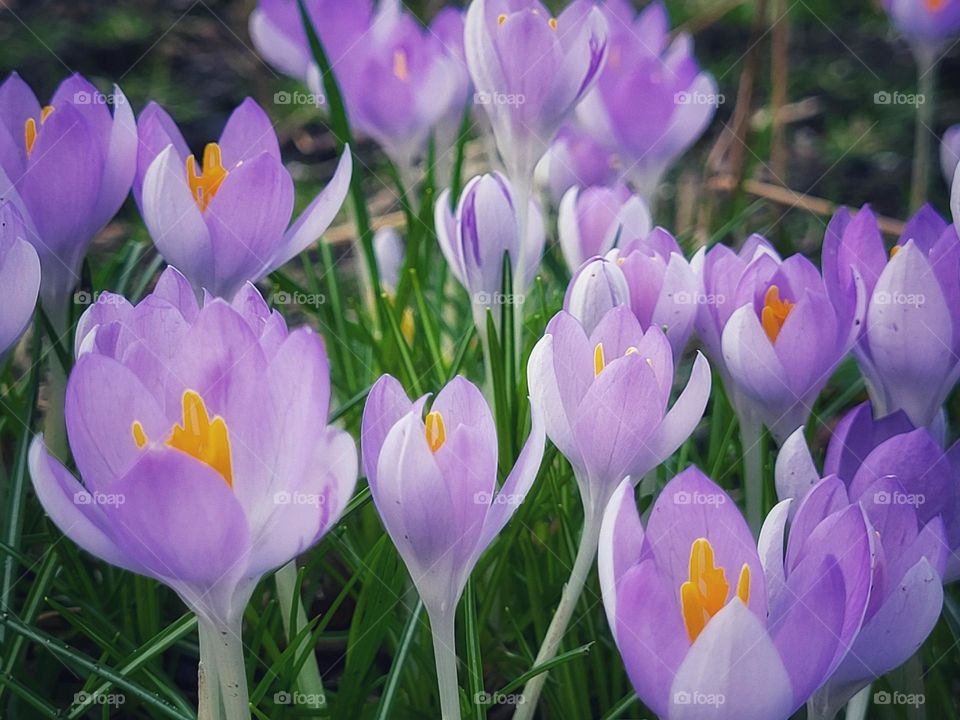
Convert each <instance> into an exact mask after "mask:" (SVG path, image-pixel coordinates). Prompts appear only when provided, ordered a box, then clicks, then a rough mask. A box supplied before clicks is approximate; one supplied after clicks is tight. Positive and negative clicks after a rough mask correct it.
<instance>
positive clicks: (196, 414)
mask: <svg viewBox="0 0 960 720" xmlns="http://www.w3.org/2000/svg"><path fill="white" fill-rule="evenodd" d="M131 430H132V432H133V440H134V442H135V443H136V444H137V447H138V448H141V449H143V448H144V447H145V446H146V444H147V442H148V438H147V434H146V432H145V431H144V429H143V425H141V424H140V421H139V420H137V421H134V423H133V427H132V428H131ZM166 445H167V447H171V448H174V449H176V450H180V451H181V452H185V453H186V454H187V455H190V456H191V457H194V458H196V459H197V460H199V461H200V462H202V463H204V464H205V465H209V466H210V467H211V468H213V469H214V470H216V471H217V472H218V473H220V475H221V477H223V479H224V480H225V481H226V483H227V486H228V487H230V488H232V487H233V465H232V463H231V461H230V438H229V435H228V433H227V423H226V421H225V420H224V419H223V418H222V417H220V416H219V415H215V416H214V418H213V420H211V419H210V415H209V414H208V413H207V406H206V405H205V404H204V402H203V398H202V397H200V394H199V393H197V392H195V391H193V390H186V391H185V392H184V393H183V420H182V422H181V424H180V425H174V426H173V429H172V430H171V431H170V437H169V438H168V439H167V441H166Z"/></svg>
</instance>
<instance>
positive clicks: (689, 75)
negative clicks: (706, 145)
mask: <svg viewBox="0 0 960 720" xmlns="http://www.w3.org/2000/svg"><path fill="white" fill-rule="evenodd" d="M601 7H602V8H603V12H604V13H605V14H606V15H607V17H608V26H609V27H610V28H611V33H610V42H609V48H608V52H607V56H608V57H607V64H606V66H605V67H604V69H603V72H602V73H601V74H600V77H599V79H598V80H597V83H596V86H595V88H594V89H593V90H592V91H591V92H590V93H589V94H588V95H587V96H586V98H584V101H583V102H582V103H581V104H580V105H579V107H578V108H577V121H578V122H579V123H580V125H581V127H582V128H583V129H584V130H586V131H587V132H588V133H589V134H590V135H591V136H592V137H593V138H595V139H596V140H597V141H598V142H600V143H601V144H602V145H603V146H604V147H606V148H607V149H608V150H609V151H610V152H615V153H617V154H618V155H619V156H620V158H621V160H622V175H623V178H624V179H625V180H629V181H630V182H632V183H633V185H634V187H635V189H636V190H637V192H639V193H640V194H641V195H642V196H643V197H645V198H648V199H649V198H652V197H653V196H654V194H655V193H656V189H657V186H658V184H659V182H660V178H661V177H662V176H663V174H664V172H665V171H666V170H667V169H668V168H669V167H670V165H671V164H673V162H674V161H675V160H676V159H677V157H679V156H680V155H681V154H682V153H684V152H686V151H687V149H689V148H690V146H691V145H693V143H694V142H696V141H697V139H698V138H699V137H700V135H702V134H703V131H704V130H705V129H706V127H707V125H709V123H710V121H711V120H712V119H713V115H714V113H715V112H716V109H717V103H718V98H719V96H718V94H717V85H716V82H715V81H714V79H713V76H712V75H710V74H709V73H706V72H702V71H701V70H700V67H699V65H698V64H697V60H696V58H695V57H694V56H693V41H692V40H691V39H690V36H689V35H686V34H681V35H679V36H678V37H677V38H676V39H674V40H673V41H672V42H671V41H670V27H669V18H668V17H667V12H666V10H665V9H664V7H663V5H662V4H661V3H659V2H658V3H654V4H652V5H650V6H648V7H647V8H646V9H645V10H644V11H643V12H642V13H640V15H639V16H637V18H636V19H634V18H633V13H632V10H631V9H630V7H629V5H628V4H627V3H626V2H622V1H621V2H611V3H608V4H606V5H603V6H601ZM637 98H643V122H637V112H638V108H637Z"/></svg>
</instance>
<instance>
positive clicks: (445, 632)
mask: <svg viewBox="0 0 960 720" xmlns="http://www.w3.org/2000/svg"><path fill="white" fill-rule="evenodd" d="M427 614H428V615H429V616H430V634H431V635H432V636H433V655H434V658H435V659H436V663H437V685H438V686H439V688H440V715H441V717H442V718H443V720H460V686H459V684H458V683H457V649H456V642H457V636H456V632H455V628H454V620H455V619H456V606H455V605H454V606H453V607H449V608H447V609H446V610H439V609H436V608H430V607H427Z"/></svg>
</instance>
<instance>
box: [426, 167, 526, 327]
mask: <svg viewBox="0 0 960 720" xmlns="http://www.w3.org/2000/svg"><path fill="white" fill-rule="evenodd" d="M517 202H518V201H517V200H516V198H515V194H514V192H513V188H512V187H511V185H510V183H509V182H508V181H507V179H506V178H505V177H503V175H501V174H500V173H490V174H488V175H480V176H478V177H475V178H473V179H472V180H471V181H470V182H468V183H467V185H466V187H464V189H463V194H462V195H461V196H460V201H459V202H458V203H457V209H456V212H455V213H454V212H452V211H451V210H450V191H449V190H444V191H443V192H442V193H440V197H438V198H437V203H436V212H435V214H436V228H437V240H439V242H440V249H441V250H442V251H443V256H444V257H445V258H446V259H447V263H448V264H449V266H450V271H451V272H452V273H453V274H454V277H456V278H457V280H459V281H460V284H461V285H463V287H464V289H465V290H466V291H467V292H468V293H469V294H470V302H471V304H472V306H473V313H474V321H475V322H476V324H477V328H478V329H479V330H480V332H481V333H483V332H484V328H485V327H486V315H485V313H486V311H487V310H488V309H491V310H493V311H494V320H495V321H499V305H500V304H502V303H506V302H523V298H522V297H518V298H503V297H501V294H502V292H503V258H504V253H506V254H507V255H509V256H510V266H511V268H512V271H513V277H514V282H513V287H514V288H516V289H517V291H518V292H521V293H522V292H525V291H526V289H527V288H528V287H530V283H532V282H533V278H534V277H535V276H536V273H537V269H538V268H539V267H540V257H541V255H542V254H543V244H544V238H545V235H544V229H543V218H542V216H541V215H540V210H539V208H538V207H537V204H536V203H535V202H534V201H533V200H530V201H528V202H529V211H528V213H527V226H526V234H525V236H524V237H522V238H521V237H520V220H519V217H518V214H517V207H516V203H517ZM508 292H509V288H508Z"/></svg>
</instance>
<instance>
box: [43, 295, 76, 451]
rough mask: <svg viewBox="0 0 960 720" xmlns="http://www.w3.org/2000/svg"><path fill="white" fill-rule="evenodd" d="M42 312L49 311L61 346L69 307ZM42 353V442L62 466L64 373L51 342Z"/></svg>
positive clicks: (64, 433) (65, 389)
mask: <svg viewBox="0 0 960 720" xmlns="http://www.w3.org/2000/svg"><path fill="white" fill-rule="evenodd" d="M45 310H48V312H47V317H48V318H49V320H50V325H51V326H52V329H53V332H54V333H55V335H56V338H57V340H56V342H58V343H63V342H64V339H65V336H67V335H68V334H69V317H70V307H69V305H67V304H66V303H64V304H63V306H62V307H51V308H45ZM67 339H69V338H67ZM45 352H46V354H47V357H48V365H47V381H46V400H47V402H46V411H45V413H44V418H43V442H44V444H45V445H46V446H47V449H48V450H49V451H50V452H51V453H52V454H53V455H54V456H55V457H56V458H58V459H59V460H60V461H61V462H66V460H67V457H68V455H69V445H68V444H67V425H66V421H65V420H64V406H65V404H66V397H67V372H66V370H65V369H64V367H63V364H62V363H61V361H60V359H59V358H58V357H57V353H56V348H55V347H54V345H53V343H52V341H51V342H50V343H49V344H48V345H47V347H46V351H45ZM71 353H72V349H71Z"/></svg>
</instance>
